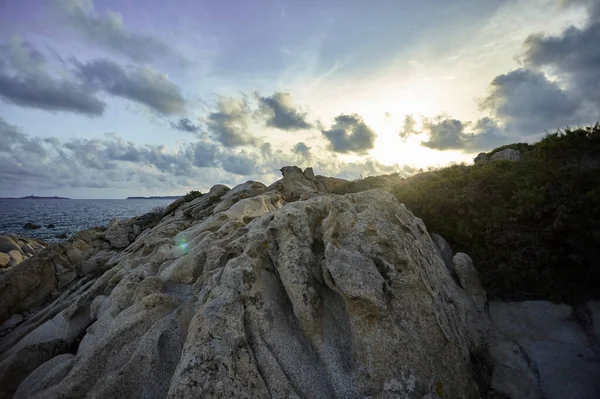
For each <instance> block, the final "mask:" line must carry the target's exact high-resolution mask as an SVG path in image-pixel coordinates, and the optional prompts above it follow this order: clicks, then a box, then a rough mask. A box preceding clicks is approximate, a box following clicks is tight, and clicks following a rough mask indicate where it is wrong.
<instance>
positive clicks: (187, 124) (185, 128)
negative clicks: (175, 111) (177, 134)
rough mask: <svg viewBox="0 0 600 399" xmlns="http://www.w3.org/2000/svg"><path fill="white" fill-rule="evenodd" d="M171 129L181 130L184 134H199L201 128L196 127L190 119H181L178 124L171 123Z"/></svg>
mask: <svg viewBox="0 0 600 399" xmlns="http://www.w3.org/2000/svg"><path fill="white" fill-rule="evenodd" d="M169 124H170V125H171V127H172V128H173V129H175V130H181V131H182V132H188V133H197V132H198V131H200V126H198V125H194V123H193V122H192V121H191V120H189V119H188V118H181V119H179V120H178V121H177V123H174V122H169Z"/></svg>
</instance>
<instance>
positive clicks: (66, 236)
mask: <svg viewBox="0 0 600 399" xmlns="http://www.w3.org/2000/svg"><path fill="white" fill-rule="evenodd" d="M56 238H60V239H61V240H66V239H67V238H69V236H68V235H67V233H62V234H59V235H57V236H56Z"/></svg>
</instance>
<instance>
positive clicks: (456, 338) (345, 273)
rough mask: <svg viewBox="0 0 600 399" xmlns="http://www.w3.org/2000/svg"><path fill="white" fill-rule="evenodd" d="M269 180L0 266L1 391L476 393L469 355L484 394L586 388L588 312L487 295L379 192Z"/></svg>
mask: <svg viewBox="0 0 600 399" xmlns="http://www.w3.org/2000/svg"><path fill="white" fill-rule="evenodd" d="M282 173H283V175H284V177H283V179H282V180H280V181H279V182H277V183H276V184H273V185H271V186H270V187H266V186H265V185H263V184H262V183H259V182H253V181H248V182H246V183H243V184H241V185H238V186H236V187H234V188H233V189H229V188H228V187H225V186H222V185H217V186H214V187H213V188H212V189H211V190H210V191H209V192H208V193H207V194H205V195H203V196H201V197H198V198H196V199H194V200H192V201H189V202H185V201H181V202H179V203H178V204H176V205H173V206H172V207H170V209H169V211H168V212H164V213H163V215H164V216H163V217H162V220H161V221H160V223H159V224H158V225H156V226H155V227H147V226H145V225H144V226H141V225H140V226H141V227H139V228H137V227H135V226H136V224H137V223H141V222H140V219H138V220H130V221H123V222H119V221H113V222H111V224H110V225H109V227H108V229H107V230H106V231H103V230H102V231H100V230H93V229H92V230H86V231H82V232H79V233H77V234H76V235H75V236H74V237H73V239H72V240H71V241H70V242H68V243H64V244H61V245H62V246H60V245H59V246H53V247H51V248H47V249H46V250H44V251H42V252H41V253H39V254H36V255H35V256H34V257H32V258H31V259H29V260H26V261H24V262H23V263H22V264H20V265H19V266H18V267H15V268H12V269H10V270H9V271H8V272H7V273H4V274H2V275H0V294H1V295H2V301H0V323H2V322H3V324H1V327H0V335H4V336H3V338H2V340H0V397H13V396H14V397H15V398H44V399H45V398H65V397H68V398H70V397H93V398H114V397H128V398H129V397H136V398H196V397H205V398H225V397H228V398H229V397H247V398H264V397H272V398H330V397H331V398H334V397H335V398H375V399H378V398H381V399H383V398H418V399H439V398H465V399H466V398H473V399H475V398H480V397H482V395H483V391H480V389H479V387H478V386H477V384H476V383H475V380H477V381H480V375H479V371H480V370H478V369H477V366H474V365H472V364H471V359H472V356H475V354H481V353H486V354H487V355H486V356H487V357H488V358H489V359H490V360H489V364H488V366H489V367H488V368H489V370H491V371H490V374H491V376H490V381H488V382H487V385H485V386H484V388H485V391H486V392H487V393H490V396H489V397H490V398H499V397H502V398H504V397H509V398H511V399H520V398H543V397H547V398H550V399H562V398H567V397H577V398H592V397H598V392H599V391H598V389H599V388H598V381H600V376H599V374H598V371H599V370H600V368H599V367H598V364H597V363H598V358H599V356H598V348H599V343H600V340H599V338H600V337H599V334H600V304H598V303H590V304H588V305H587V307H586V308H585V309H579V310H573V309H572V308H570V307H565V306H561V305H550V304H546V303H539V304H538V303H536V302H526V303H502V302H491V303H489V304H488V303H487V298H486V293H485V291H484V290H483V289H482V287H481V284H480V281H479V278H478V276H477V272H476V269H475V267H474V265H473V262H472V261H471V258H469V256H468V255H466V254H464V253H460V252H459V253H456V254H454V253H453V252H452V249H451V248H450V246H449V245H448V243H447V242H446V241H445V240H444V239H443V238H442V237H441V236H436V235H431V236H430V234H429V233H428V232H427V229H426V228H425V226H424V224H423V222H422V221H421V220H420V219H419V218H417V217H415V216H414V215H413V214H412V213H411V212H410V211H408V210H407V209H406V207H405V206H404V205H402V204H400V203H399V202H398V201H397V200H396V198H395V197H393V196H392V195H391V194H390V193H388V192H386V191H384V190H381V189H377V190H371V191H365V192H360V193H353V194H346V195H336V194H331V193H330V190H331V186H328V185H327V184H326V181H325V180H324V179H319V176H317V177H315V176H314V173H313V172H312V170H311V169H307V170H305V171H304V172H302V171H301V170H300V169H299V168H296V167H286V168H283V169H282ZM119 229H122V230H123V231H124V232H123V233H119V234H118V235H124V236H127V237H128V238H127V240H128V242H129V243H128V244H127V245H126V247H125V248H124V249H120V248H115V247H114V246H113V244H112V241H110V240H109V237H111V234H109V235H108V236H107V235H106V233H107V232H108V231H109V230H111V231H113V232H117V231H119ZM129 235H133V236H134V237H135V239H134V240H131V238H130V237H129ZM432 237H433V238H432ZM109 241H110V243H109ZM1 242H2V241H1V240H0V243H1ZM119 245H120V244H119ZM58 264H60V265H61V266H62V268H59V267H58V266H57V265H58ZM59 271H60V273H59ZM72 271H75V276H73V275H69V274H68V273H70V272H72ZM65 276H67V277H65ZM61 278H63V279H66V280H65V282H63V283H62V284H63V286H62V287H61V288H58V287H59V286H61ZM67 280H68V283H67V282H66V281H67ZM7 293H8V294H9V296H8V297H6V295H7ZM42 294H43V295H42ZM6 298H9V300H8V301H5V299H6ZM15 298H17V299H15ZM47 298H52V299H53V300H52V301H50V302H46V303H45V305H43V306H42V307H41V308H40V309H37V310H35V309H31V308H30V307H31V306H38V305H39V304H41V302H43V301H45V300H46V299H47ZM22 302H26V303H27V304H28V305H27V307H24V306H21V305H20V304H21V303H22ZM488 307H489V312H490V314H491V319H492V322H491V323H490V321H489V317H488V312H487V308H488ZM24 309H29V310H27V311H24ZM19 313H23V316H21V315H19ZM574 320H579V321H577V322H576V321H574ZM490 325H491V328H490ZM482 386H483V385H482ZM569 394H570V395H569ZM565 395H566V396H565Z"/></svg>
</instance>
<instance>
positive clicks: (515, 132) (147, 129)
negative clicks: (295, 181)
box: [0, 0, 600, 198]
mask: <svg viewBox="0 0 600 399" xmlns="http://www.w3.org/2000/svg"><path fill="white" fill-rule="evenodd" d="M598 120H600V0H454V1H448V0H422V1H408V0H370V1H367V0H344V1H341V0H303V1H299V0H220V1H217V0H170V1H166V0H144V1H141V0H27V1H17V0H0V197H19V196H25V195H31V194H34V195H40V196H52V195H59V196H68V197H71V198H125V197H127V196H133V195H136V196H137V195H178V194H185V193H186V192H188V191H190V190H200V191H206V190H208V189H209V188H210V187H211V186H212V185H214V184H226V185H229V186H234V185H236V184H239V183H242V182H245V181H247V180H258V181H261V182H263V183H265V184H270V183H272V182H274V181H275V180H277V179H279V178H280V176H281V173H280V172H279V169H280V168H281V167H282V166H286V165H297V166H300V167H308V166H312V167H313V168H314V170H315V173H316V174H322V175H326V176H337V177H342V178H346V179H357V178H360V177H361V176H362V177H366V176H371V175H378V174H388V173H400V174H401V175H404V176H408V175H411V174H414V173H417V172H418V171H419V170H421V169H427V168H429V167H440V166H445V165H449V164H452V163H461V162H466V163H470V162H472V160H473V158H474V156H476V155H477V154H478V153H479V152H484V151H489V150H491V149H493V148H496V147H498V146H500V145H504V144H508V143H513V142H533V141H536V140H539V139H540V138H541V137H543V135H544V134H546V133H547V132H549V131H555V130H556V129H558V128H564V127H565V126H577V125H585V124H590V123H595V122H597V121H598Z"/></svg>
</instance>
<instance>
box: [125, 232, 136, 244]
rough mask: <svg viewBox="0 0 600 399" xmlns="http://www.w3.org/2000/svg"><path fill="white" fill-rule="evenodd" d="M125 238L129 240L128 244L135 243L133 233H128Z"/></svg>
mask: <svg viewBox="0 0 600 399" xmlns="http://www.w3.org/2000/svg"><path fill="white" fill-rule="evenodd" d="M127 238H128V239H129V242H134V241H135V235H134V234H133V233H129V234H128V235H127Z"/></svg>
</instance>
